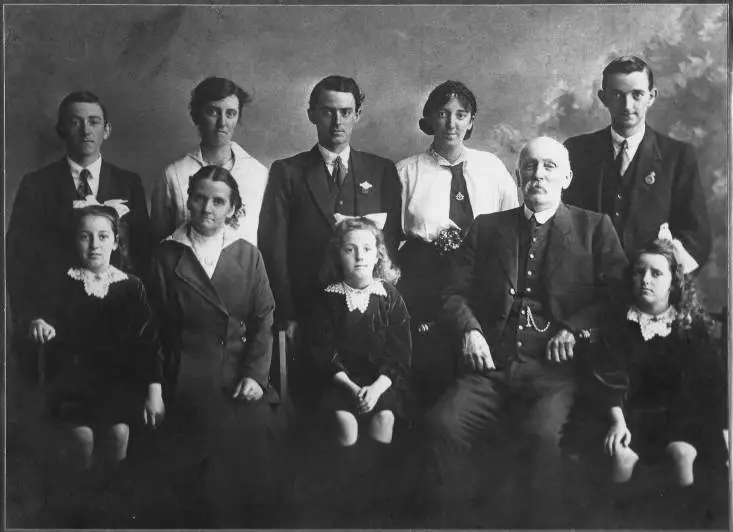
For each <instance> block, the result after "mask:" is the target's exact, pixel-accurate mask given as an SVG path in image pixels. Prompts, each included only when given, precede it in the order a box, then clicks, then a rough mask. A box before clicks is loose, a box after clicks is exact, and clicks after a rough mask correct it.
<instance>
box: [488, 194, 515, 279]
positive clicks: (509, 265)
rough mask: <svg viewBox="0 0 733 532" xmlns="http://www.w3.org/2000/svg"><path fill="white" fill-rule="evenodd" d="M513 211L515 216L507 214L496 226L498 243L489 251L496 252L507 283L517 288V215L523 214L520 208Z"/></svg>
mask: <svg viewBox="0 0 733 532" xmlns="http://www.w3.org/2000/svg"><path fill="white" fill-rule="evenodd" d="M514 212H515V213H516V214H515V216H507V217H506V219H505V220H506V221H505V223H503V224H501V225H500V226H498V227H497V231H498V233H499V243H498V245H497V246H496V248H495V250H492V251H491V253H496V256H497V258H498V260H499V263H500V264H501V266H502V268H504V273H505V274H506V277H507V279H508V280H509V284H510V285H511V286H512V287H513V288H517V275H518V273H519V272H518V268H519V232H518V231H517V226H518V224H519V216H523V214H522V208H521V207H520V208H518V209H515V210H514Z"/></svg>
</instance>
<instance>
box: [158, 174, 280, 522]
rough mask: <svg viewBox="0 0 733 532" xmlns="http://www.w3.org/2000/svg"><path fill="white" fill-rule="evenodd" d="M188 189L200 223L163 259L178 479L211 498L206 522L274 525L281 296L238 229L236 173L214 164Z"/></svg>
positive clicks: (169, 242) (185, 228)
mask: <svg viewBox="0 0 733 532" xmlns="http://www.w3.org/2000/svg"><path fill="white" fill-rule="evenodd" d="M187 196H188V200H187V205H188V209H189V211H190V221H188V222H186V223H184V224H183V225H182V226H181V227H179V228H178V229H177V230H176V231H175V232H174V233H173V234H172V235H171V236H170V237H168V238H167V239H166V240H164V241H163V242H162V243H161V244H160V246H159V247H158V249H157V251H156V253H155V255H154V258H153V271H154V278H153V282H152V286H151V299H152V301H153V302H154V304H155V308H156V310H157V315H158V316H159V319H160V322H161V341H162V345H163V354H164V360H165V374H166V385H167V388H166V397H168V400H169V402H170V404H171V409H170V416H169V421H170V424H169V427H168V430H167V431H165V433H164V434H165V435H166V436H168V438H167V440H166V441H167V443H166V445H165V448H166V450H167V452H168V453H169V454H168V456H169V457H170V459H171V460H175V462H176V472H177V473H178V474H182V475H183V476H184V478H181V479H180V482H175V484H180V485H181V486H190V487H194V489H196V490H200V496H201V497H203V499H204V500H205V502H206V505H205V509H206V512H205V515H206V523H201V524H202V525H204V524H205V525H207V527H223V528H260V527H264V526H268V525H271V524H272V521H271V520H272V519H273V518H274V516H273V512H274V510H273V504H275V501H276V499H277V493H278V485H279V483H278V482H277V481H276V479H277V475H275V474H274V467H273V465H274V464H275V462H276V460H275V455H276V454H277V450H278V446H277V445H276V443H277V442H278V441H279V436H280V434H281V432H280V430H279V425H278V423H277V422H276V413H277V412H278V411H279V403H280V398H279V397H278V394H277V392H276V391H275V389H273V388H272V387H271V386H270V381H269V374H270V360H271V355H272V323H273V311H274V309H275V303H274V300H273V297H272V292H271V291H270V285H269V282H268V280H267V274H266V273H265V267H264V264H263V262H262V256H261V255H260V252H259V251H258V250H257V248H256V247H255V246H254V245H252V244H250V243H249V242H247V241H246V240H244V239H243V238H242V237H241V235H240V233H239V232H238V231H237V224H238V223H240V222H241V221H240V220H239V218H238V214H239V210H240V207H241V204H242V199H241V196H240V193H239V189H238V187H237V182H236V180H235V179H234V177H233V176H232V175H231V174H230V173H229V172H228V171H227V170H225V169H224V168H222V167H220V166H205V167H203V168H202V169H200V170H199V171H198V172H196V173H195V174H194V175H193V176H192V177H191V180H190V184H189V186H188V194H187ZM187 506H189V507H191V508H193V507H195V505H193V504H191V505H187ZM188 524H190V523H188Z"/></svg>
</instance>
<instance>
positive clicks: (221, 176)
mask: <svg viewBox="0 0 733 532" xmlns="http://www.w3.org/2000/svg"><path fill="white" fill-rule="evenodd" d="M205 179H211V180H212V181H218V182H220V183H226V184H227V186H229V202H230V203H231V204H232V205H234V215H233V216H232V217H231V218H229V219H228V220H227V223H228V224H229V225H231V226H233V227H238V226H239V218H241V217H242V216H244V206H243V205H242V196H241V194H240V193H239V185H237V180H236V179H234V176H232V174H230V173H229V170H227V169H226V168H222V167H221V166H215V165H209V166H204V167H203V168H201V169H200V170H199V171H198V172H196V173H195V174H193V175H192V176H191V177H190V179H189V180H188V191H187V194H188V201H191V194H192V193H193V191H194V190H195V189H196V184H197V183H198V182H199V181H203V180H205ZM189 209H190V206H189Z"/></svg>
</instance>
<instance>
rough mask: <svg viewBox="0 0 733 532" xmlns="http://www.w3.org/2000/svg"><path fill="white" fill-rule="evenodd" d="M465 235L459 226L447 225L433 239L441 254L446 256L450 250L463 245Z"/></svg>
mask: <svg viewBox="0 0 733 532" xmlns="http://www.w3.org/2000/svg"><path fill="white" fill-rule="evenodd" d="M464 236H465V235H464V234H463V232H462V231H461V229H460V228H459V227H456V226H450V227H446V228H444V229H441V230H440V232H439V233H438V237H437V238H436V239H435V240H434V241H433V245H434V246H435V247H436V249H437V250H438V252H439V253H440V254H441V255H443V256H445V255H447V254H448V253H449V252H450V251H455V250H456V249H458V248H459V247H461V242H463V237H464Z"/></svg>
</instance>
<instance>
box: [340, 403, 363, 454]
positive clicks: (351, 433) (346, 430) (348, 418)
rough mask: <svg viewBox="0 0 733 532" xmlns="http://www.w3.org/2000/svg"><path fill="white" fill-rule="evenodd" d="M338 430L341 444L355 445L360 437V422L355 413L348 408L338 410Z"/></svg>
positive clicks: (344, 445) (345, 445) (346, 445)
mask: <svg viewBox="0 0 733 532" xmlns="http://www.w3.org/2000/svg"><path fill="white" fill-rule="evenodd" d="M336 430H337V439H338V443H339V445H341V446H343V447H351V446H352V445H354V444H355V443H356V440H357V438H358V437H359V423H358V421H357V420H356V417H354V414H352V413H351V412H347V411H346V410H336Z"/></svg>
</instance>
